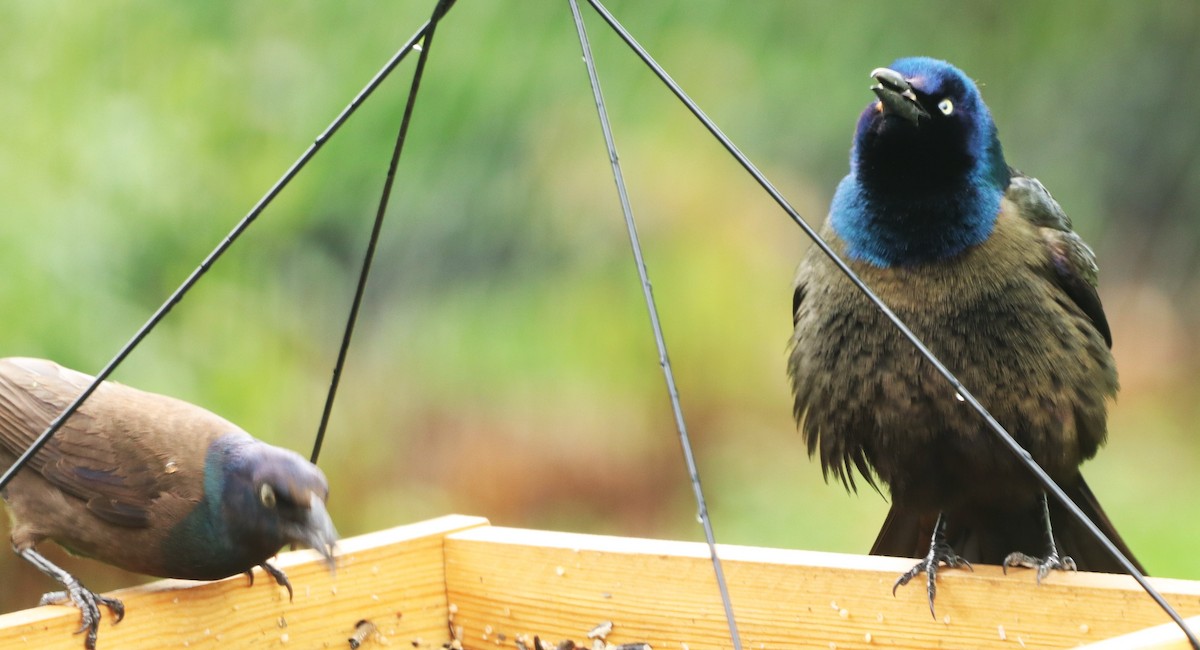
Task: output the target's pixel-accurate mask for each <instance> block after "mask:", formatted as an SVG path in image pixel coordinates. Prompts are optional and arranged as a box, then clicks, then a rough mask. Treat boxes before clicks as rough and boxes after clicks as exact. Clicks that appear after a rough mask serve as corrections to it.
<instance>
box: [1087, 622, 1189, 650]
mask: <svg viewBox="0 0 1200 650" xmlns="http://www.w3.org/2000/svg"><path fill="white" fill-rule="evenodd" d="M1183 622H1184V623H1186V624H1187V626H1188V629H1189V630H1191V631H1192V633H1193V634H1200V616H1193V617H1191V618H1187V619H1184V621H1183ZM1080 650H1192V645H1191V644H1190V643H1188V640H1187V637H1185V636H1183V630H1181V629H1179V626H1178V625H1176V624H1175V623H1164V624H1163V625H1155V626H1154V627H1149V628H1146V629H1144V630H1138V631H1137V632H1130V633H1129V634H1124V635H1121V636H1117V637H1113V638H1111V639H1105V640H1104V641H1101V642H1099V643H1092V644H1089V645H1085V646H1082V647H1081V648H1080Z"/></svg>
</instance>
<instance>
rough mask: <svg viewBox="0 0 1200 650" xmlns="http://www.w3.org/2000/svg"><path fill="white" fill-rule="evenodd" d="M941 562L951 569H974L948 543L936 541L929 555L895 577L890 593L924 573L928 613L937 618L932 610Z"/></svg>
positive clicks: (894, 592)
mask: <svg viewBox="0 0 1200 650" xmlns="http://www.w3.org/2000/svg"><path fill="white" fill-rule="evenodd" d="M942 564H945V565H946V566H947V567H950V568H952V569H962V568H966V569H970V570H972V571H974V570H975V569H974V568H973V567H972V566H971V563H970V562H968V561H966V560H964V559H963V558H961V557H959V556H958V554H957V553H955V552H954V549H953V548H951V547H950V545H949V544H946V543H945V542H941V541H937V542H934V543H933V544H932V545H930V547H929V555H926V556H925V559H923V560H921V561H920V562H917V563H916V564H915V565H913V568H911V569H909V570H908V571H906V572H905V573H904V574H903V575H901V576H900V577H899V578H897V579H896V582H895V584H893V585H892V595H893V596H895V595H896V590H897V589H899V588H900V587H903V586H904V585H906V584H908V582H909V581H910V580H912V579H913V578H915V577H917V576H919V575H921V574H922V573H924V574H925V591H926V593H927V594H928V595H929V614H930V615H931V616H933V617H934V618H937V614H936V613H934V611H933V600H934V598H935V597H937V572H938V566H939V565H942Z"/></svg>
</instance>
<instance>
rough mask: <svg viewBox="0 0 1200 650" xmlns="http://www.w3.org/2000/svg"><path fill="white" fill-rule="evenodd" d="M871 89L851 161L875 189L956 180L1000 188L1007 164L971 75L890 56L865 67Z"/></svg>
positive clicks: (935, 187) (921, 187)
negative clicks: (887, 63)
mask: <svg viewBox="0 0 1200 650" xmlns="http://www.w3.org/2000/svg"><path fill="white" fill-rule="evenodd" d="M871 78H873V79H874V80H875V85H873V86H871V91H872V92H874V93H875V96H876V97H877V99H876V101H874V102H871V104H870V105H868V106H867V108H866V110H864V111H863V113H862V116H861V117H860V118H859V121H858V129H857V132H856V134H855V139H854V150H853V153H852V164H853V165H854V167H855V171H856V173H857V174H858V175H859V178H860V179H861V180H862V181H863V182H864V183H866V184H867V185H869V186H870V185H878V186H879V187H880V189H881V190H885V191H886V190H890V189H903V191H905V192H909V193H921V192H924V191H929V192H937V191H941V190H942V189H944V188H946V187H952V186H954V185H955V184H959V183H963V182H973V183H980V184H985V185H990V186H992V187H994V188H995V190H996V191H998V192H1001V193H1002V192H1003V191H1004V189H1005V187H1007V185H1008V178H1009V172H1008V166H1007V164H1006V163H1005V161H1004V154H1003V151H1002V150H1001V147H1000V141H999V139H998V137H997V133H996V125H995V123H994V122H993V121H992V115H991V113H990V112H989V111H988V108H987V105H986V104H984V103H983V98H982V96H980V94H979V88H978V87H977V86H976V85H975V82H974V81H972V80H971V79H970V77H968V76H967V75H965V74H963V72H962V71H961V70H959V69H958V68H956V67H954V66H953V65H950V64H949V63H946V62H945V61H939V60H937V59H931V58H928V57H910V58H903V59H897V60H896V61H895V62H893V63H892V64H891V65H890V66H889V67H886V68H876V69H874V70H872V71H871Z"/></svg>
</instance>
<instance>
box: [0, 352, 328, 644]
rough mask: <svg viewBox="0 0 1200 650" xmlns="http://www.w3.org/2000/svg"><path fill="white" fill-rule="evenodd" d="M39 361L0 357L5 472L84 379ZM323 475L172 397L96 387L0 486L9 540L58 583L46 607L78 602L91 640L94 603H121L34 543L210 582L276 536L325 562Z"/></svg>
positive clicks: (248, 564) (258, 556) (250, 562)
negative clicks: (56, 562) (84, 582)
mask: <svg viewBox="0 0 1200 650" xmlns="http://www.w3.org/2000/svg"><path fill="white" fill-rule="evenodd" d="M90 381H91V377H88V376H87V375H84V374H82V373H79V372H76V371H74V370H69V369H67V368H63V367H61V366H59V365H58V364H55V363H53V362H50V361H45V360H41V359H15V358H14V359H0V466H4V467H8V466H9V465H11V464H12V462H13V461H14V460H15V459H16V457H17V456H18V455H19V454H20V453H22V452H23V451H24V450H25V449H26V448H27V447H28V446H29V445H30V444H31V443H32V442H33V440H34V438H36V437H37V436H38V435H39V434H40V433H41V432H42V431H43V430H45V428H46V427H47V426H48V425H49V424H50V422H51V420H52V419H53V418H55V417H56V416H57V415H58V414H59V413H60V412H62V410H63V409H64V408H65V407H66V406H67V405H68V404H69V403H70V402H71V401H72V400H73V399H74V398H75V397H77V396H78V395H79V394H80V393H81V392H82V391H83V389H84V388H86V387H87V385H88V384H89V383H90ZM328 495H329V487H328V484H327V483H326V480H325V476H324V475H323V474H322V473H321V470H320V469H318V468H317V467H316V466H314V465H313V464H311V463H309V462H308V461H306V460H305V459H303V458H302V457H301V456H299V455H298V454H296V453H295V452H292V451H288V450H285V449H280V448H278V447H273V446H271V445H268V444H266V443H264V442H261V441H259V440H256V439H254V438H252V437H251V436H250V435H249V434H247V433H246V432H244V431H242V430H241V429H239V428H238V427H237V426H235V425H233V424H231V423H229V422H228V421H226V420H224V419H222V418H220V417H218V416H216V415H214V414H212V413H210V412H209V411H206V410H204V409H202V408H200V407H198V406H193V405H191V404H188V403H186V402H182V401H180V400H177V399H174V398H171V397H166V396H163V395H155V394H153V393H147V392H143V391H140V390H137V389H134V388H130V387H128V386H123V385H121V384H117V383H113V382H104V383H103V384H101V385H100V386H99V388H97V390H96V392H95V393H93V395H92V396H91V397H90V398H89V399H88V400H87V401H86V402H84V404H83V405H82V406H81V407H80V409H79V410H78V411H77V412H76V413H75V414H74V415H73V416H72V417H71V418H70V419H69V420H68V421H67V423H66V424H65V425H64V426H63V427H62V429H60V430H59V431H58V433H57V434H56V435H55V436H54V437H53V438H52V439H51V440H50V441H49V442H48V443H47V444H46V446H45V447H43V448H42V450H41V451H40V452H39V453H38V454H37V455H35V456H34V457H33V458H32V460H31V461H30V462H29V464H28V465H26V467H25V468H24V469H22V470H21V471H20V472H19V473H18V474H17V475H16V476H15V477H14V478H13V480H12V482H11V483H9V485H8V486H7V487H6V488H5V490H4V492H3V497H4V500H5V501H6V502H7V503H8V508H9V513H10V515H11V518H12V523H13V527H12V544H13V549H14V550H15V551H16V552H17V553H18V554H19V555H21V556H22V557H24V558H26V559H27V560H29V561H30V562H31V563H33V564H34V565H35V566H37V567H38V568H39V569H41V570H42V571H43V572H45V573H47V575H50V576H51V577H54V578H55V579H57V580H59V581H60V582H63V584H64V586H66V587H67V589H68V591H67V592H65V593H59V594H48V595H47V598H44V599H43V600H44V601H47V602H66V601H68V600H70V601H72V602H74V604H76V605H77V606H79V607H80V609H81V610H82V611H83V619H84V625H83V627H82V628H80V631H82V630H83V629H87V630H88V638H87V642H86V645H87V646H88V647H89V648H92V647H94V646H95V637H96V628H97V625H98V623H99V611H98V609H97V604H106V605H108V606H109V607H110V608H112V609H113V610H114V613H115V614H116V615H117V618H118V620H119V619H120V617H121V615H122V614H123V609H122V608H121V605H120V603H119V602H118V601H114V600H111V599H106V598H104V597H100V596H98V595H96V594H93V593H92V592H90V591H88V590H87V589H85V588H83V587H82V586H81V585H79V583H78V581H76V580H75V579H74V578H73V577H71V576H70V575H69V574H68V573H66V572H65V571H63V570H62V569H59V568H58V567H55V566H54V565H53V564H50V563H49V562H48V561H47V560H46V559H45V558H43V557H42V556H41V555H39V554H38V553H37V552H36V551H35V550H34V547H35V546H36V545H37V544H38V543H39V542H41V541H43V540H47V539H49V540H53V541H55V542H57V543H58V544H59V545H60V546H62V547H63V548H65V549H67V550H68V551H70V552H72V553H74V554H77V555H81V556H85V557H91V558H93V559H96V560H100V561H101V562H105V563H108V564H112V565H115V566H118V567H120V568H122V569H126V570H129V571H135V572H138V573H145V574H148V575H153V576H160V577H172V578H188V579H194V580H215V579H218V578H224V577H227V576H230V575H234V574H237V573H242V572H249V571H250V570H251V569H252V568H253V567H254V566H256V565H259V566H262V567H263V568H264V569H265V570H266V571H267V572H268V573H270V574H271V575H272V576H273V577H274V578H275V579H276V581H277V582H279V584H281V585H284V586H287V588H288V591H289V593H290V592H291V585H290V584H289V583H288V581H287V578H286V576H284V575H283V573H282V572H281V571H279V570H278V569H276V568H274V567H272V566H271V565H270V564H268V563H267V559H268V558H270V557H271V556H273V555H275V554H276V553H277V552H278V551H279V549H280V548H282V547H283V546H284V545H286V544H293V543H297V544H303V545H306V546H311V547H312V548H315V549H317V550H318V551H320V552H321V553H322V554H323V555H324V556H325V557H326V558H327V559H328V560H329V561H330V566H331V567H332V559H333V555H332V553H333V544H334V542H335V541H336V540H337V532H336V531H335V530H334V528H333V523H332V522H331V521H330V519H329V515H328V513H327V512H326V511H325V506H324V502H325V500H326V499H327V498H328Z"/></svg>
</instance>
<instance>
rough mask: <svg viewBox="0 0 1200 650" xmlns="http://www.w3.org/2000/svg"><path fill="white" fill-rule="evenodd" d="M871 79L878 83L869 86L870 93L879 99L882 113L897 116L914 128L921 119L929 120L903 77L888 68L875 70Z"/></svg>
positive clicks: (910, 86) (910, 85) (927, 114)
mask: <svg viewBox="0 0 1200 650" xmlns="http://www.w3.org/2000/svg"><path fill="white" fill-rule="evenodd" d="M871 78H872V79H874V80H875V81H878V82H879V83H877V84H875V85H874V86H871V91H872V92H874V93H875V96H876V97H878V98H879V103H880V105H881V108H882V110H883V112H884V113H891V114H893V115H899V116H900V117H902V118H904V119H906V120H908V121H909V122H911V123H912V124H913V125H914V126H916V124H917V122H918V121H919V120H920V119H921V118H926V119H928V118H929V113H927V112H926V111H925V109H924V108H922V107H921V103H920V102H918V101H917V95H916V93H914V92H913V89H912V84H910V83H908V80H907V79H905V78H904V75H901V74H900V73H899V72H896V71H895V70H892V69H890V68H875V69H874V70H872V71H871Z"/></svg>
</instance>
